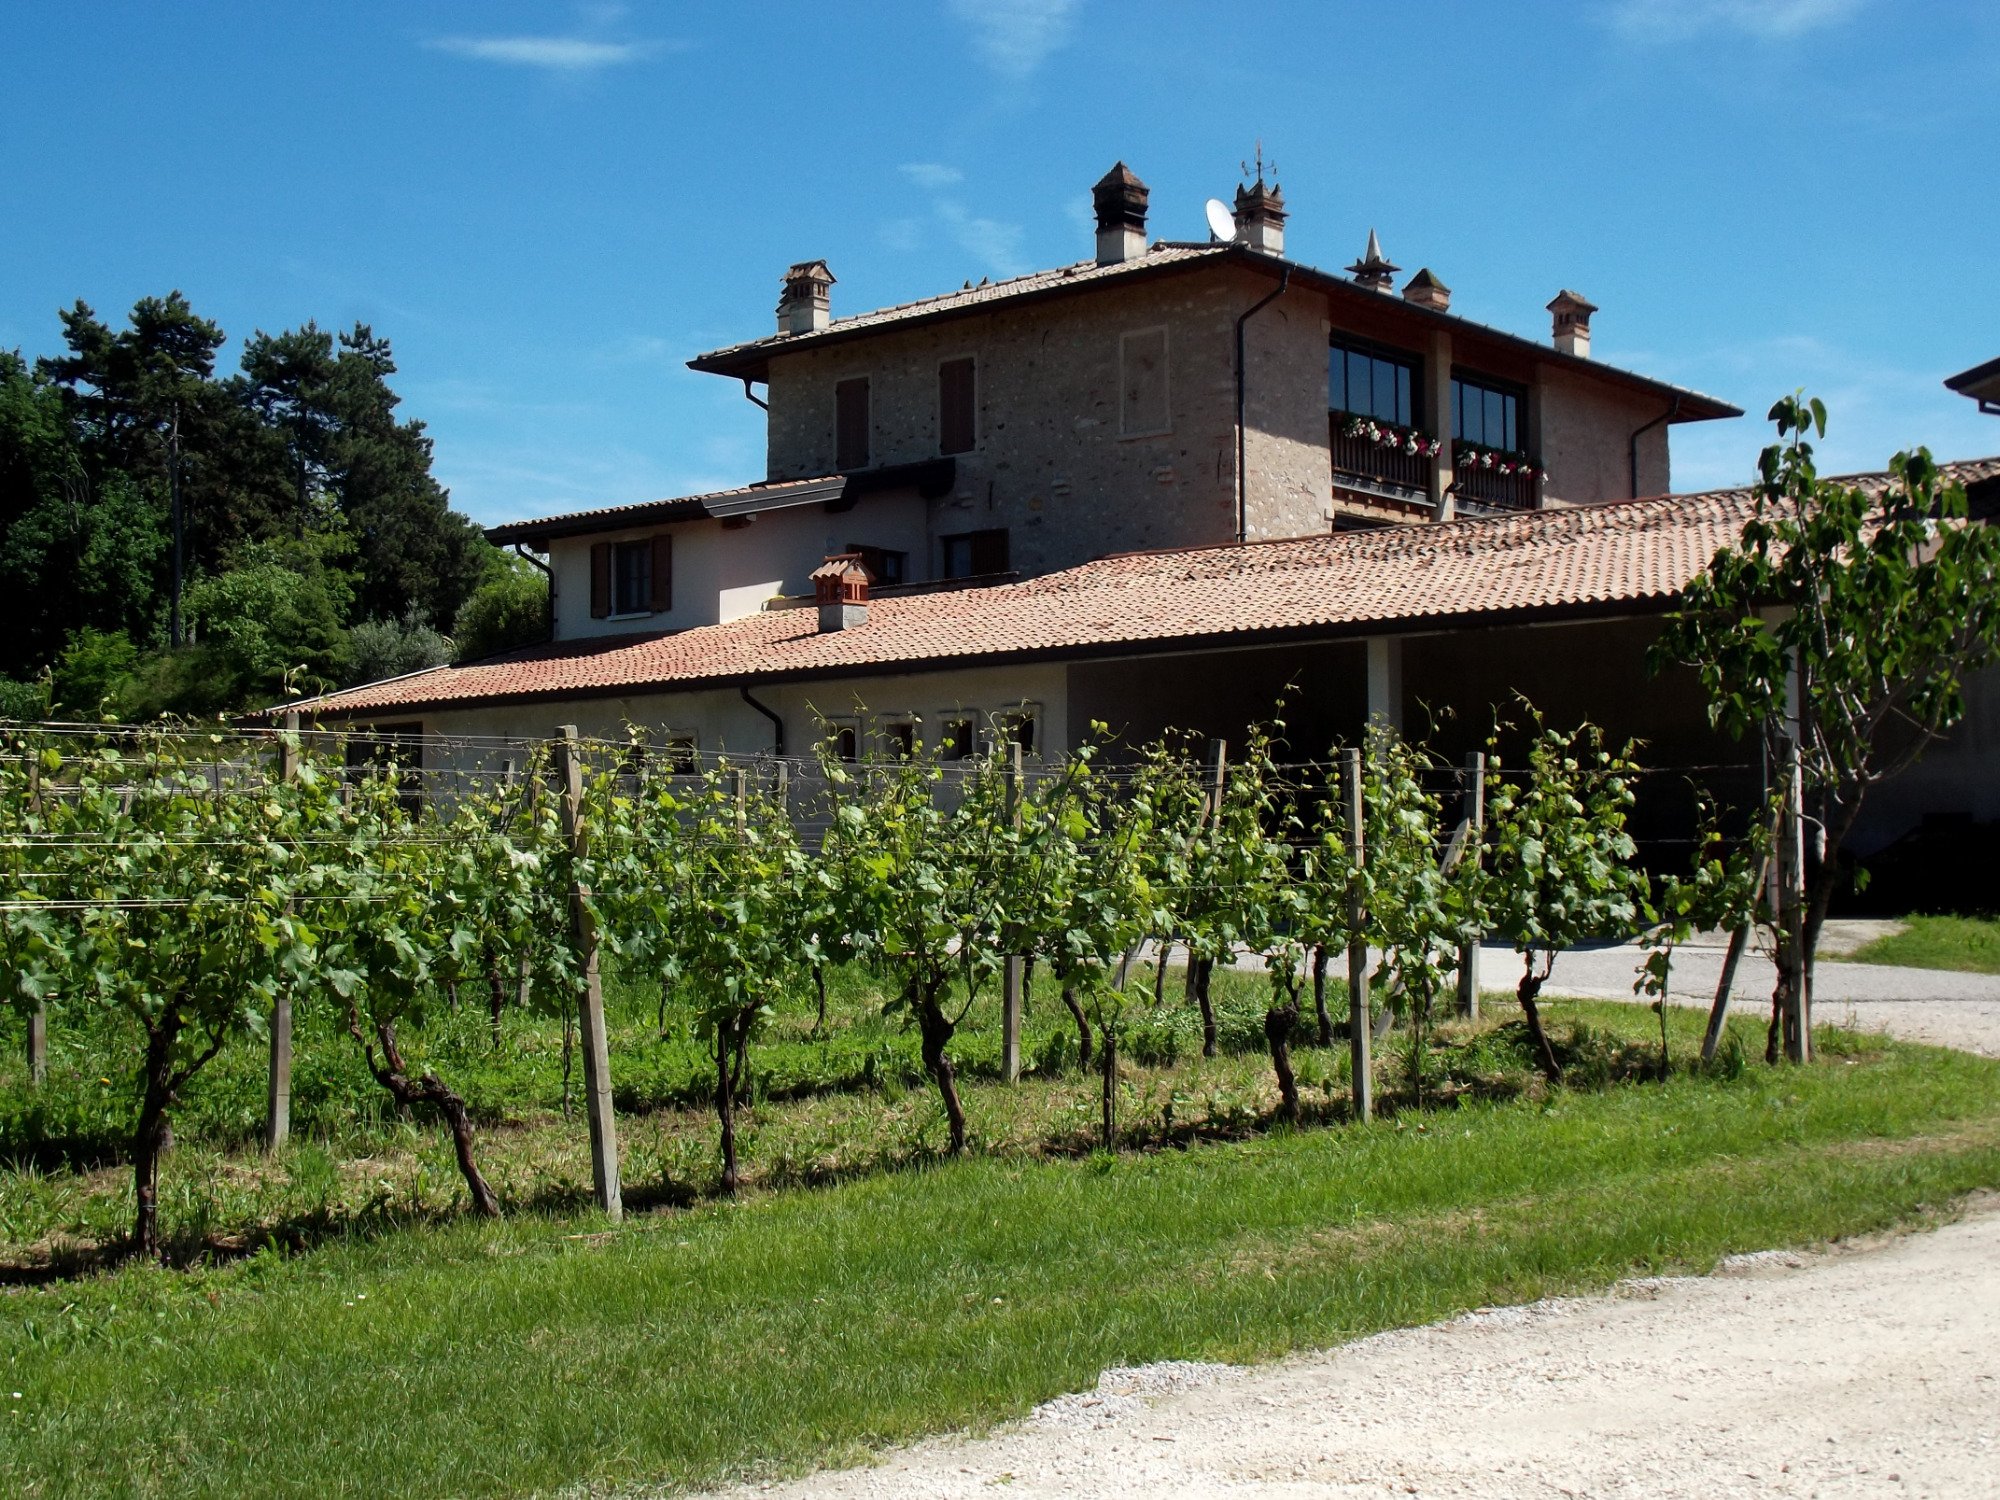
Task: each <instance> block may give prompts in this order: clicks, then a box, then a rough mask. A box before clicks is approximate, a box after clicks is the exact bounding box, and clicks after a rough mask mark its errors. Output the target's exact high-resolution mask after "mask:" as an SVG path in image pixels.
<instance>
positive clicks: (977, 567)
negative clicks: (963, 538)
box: [972, 527, 1007, 577]
mask: <svg viewBox="0 0 2000 1500" xmlns="http://www.w3.org/2000/svg"><path fill="white" fill-rule="evenodd" d="M1006 571H1007V532H1006V529H1005V528H1004V527H1003V528H1001V529H999V530H996V531H975V532H973V533H972V572H973V576H975V577H983V576H985V575H986V574H988V573H1004V572H1006Z"/></svg>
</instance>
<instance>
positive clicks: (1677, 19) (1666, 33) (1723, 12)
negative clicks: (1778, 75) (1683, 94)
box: [1606, 0, 1866, 42]
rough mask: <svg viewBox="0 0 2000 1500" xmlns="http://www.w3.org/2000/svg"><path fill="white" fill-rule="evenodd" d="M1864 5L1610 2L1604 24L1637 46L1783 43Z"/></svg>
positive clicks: (1820, 0)
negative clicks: (1721, 38)
mask: <svg viewBox="0 0 2000 1500" xmlns="http://www.w3.org/2000/svg"><path fill="white" fill-rule="evenodd" d="M1864 3H1866V0H1613V3H1612V5H1611V6H1610V8H1609V10H1608V11H1607V12H1606V19H1607V20H1608V21H1609V22H1610V25H1611V28H1612V30H1614V31H1617V32H1620V33H1622V34H1623V35H1624V36H1626V37H1627V38H1629V39H1631V40H1633V41H1637V42H1684V41H1688V40H1690V39H1691V38H1694V37H1697V36H1703V35H1706V34H1708V33H1710V32H1716V31H1723V32H1735V33H1737V34H1739V35H1742V36H1749V37H1754V38H1756V39H1757V40H1759V41H1766V42H1782V41H1789V40H1790V39H1792V38H1793V37H1798V36H1803V35H1805V33H1807V32H1809V31H1817V30H1819V29H1820V28H1822V27H1826V26H1837V25H1839V24H1840V23H1841V22H1843V21H1845V20H1847V18H1848V17H1850V16H1852V15H1853V14H1854V13H1855V12H1856V11H1858V10H1860V9H1861V7H1862V5H1863V4H1864Z"/></svg>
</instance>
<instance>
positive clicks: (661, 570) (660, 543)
mask: <svg viewBox="0 0 2000 1500" xmlns="http://www.w3.org/2000/svg"><path fill="white" fill-rule="evenodd" d="M649 607H650V608H651V609H652V611H653V613H654V614H656V615H660V614H665V613H666V612H667V611H668V610H670V609H672V608H673V607H674V539H673V538H672V537H671V536H668V535H666V534H665V533H664V532H662V533H661V534H660V535H658V536H656V537H654V538H653V597H652V601H651V603H650V606H649Z"/></svg>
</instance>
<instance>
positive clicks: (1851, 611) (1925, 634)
mask: <svg viewBox="0 0 2000 1500" xmlns="http://www.w3.org/2000/svg"><path fill="white" fill-rule="evenodd" d="M1770 420H1771V421H1773V422H1774V423H1775V424H1776V425H1777V430H1778V439H1779V440H1778V442H1776V443H1774V444H1773V445H1771V446H1770V447H1768V448H1766V449H1765V450H1764V452H1763V455H1762V457H1761V459H1760V460H1759V464H1758V469H1759V479H1758V485H1757V512H1756V514H1755V515H1754V516H1753V517H1752V518H1751V519H1750V520H1749V521H1747V522H1746V523H1745V524H1744V527H1743V531H1742V534H1741V536H1740V537H1739V538H1738V539H1737V541H1736V543H1735V544H1734V545H1733V546H1731V547H1727V548H1725V549H1723V550H1722V551H1720V552H1718V553H1717V554H1716V555H1715V557H1714V559H1713V560H1712V561H1711V562H1710V563H1709V566H1708V570H1707V571H1706V572H1705V573H1703V574H1702V575H1701V576H1700V577H1698V578H1696V579H1695V580H1694V582H1692V583H1690V584H1689V585H1688V587H1687V589H1686V590H1685V591H1684V593H1683V594H1682V598H1681V607H1680V608H1679V609H1678V610H1677V611H1675V613H1674V614H1673V615H1672V616H1670V617H1669V620H1668V625H1667V628H1666V630H1665V631H1664V632H1663V633H1662V635H1661V637H1660V640H1659V643H1658V645H1657V646H1656V647H1655V651H1654V660H1655V663H1656V664H1664V663H1668V662H1679V663H1684V664H1687V665H1690V666H1692V667H1694V669H1695V670H1696V671H1697V672H1698V673H1699V674H1700V677H1701V682H1702V686H1703V687H1704V688H1705V689H1706V690H1707V693H1708V699H1709V717H1710V720H1711V721H1712V722H1713V723H1715V724H1717V725H1718V726H1720V727H1721V728H1722V729H1724V730H1725V731H1727V732H1728V733H1729V734H1730V735H1732V736H1734V737H1737V738H1742V737H1744V736H1746V735H1755V736H1757V737H1758V739H1759V740H1760V742H1761V743H1762V746H1763V749H1764V753H1765V757H1766V764H1768V765H1772V766H1774V767H1775V768H1777V769H1778V771H1779V773H1780V775H1779V777H1778V778H1776V779H1778V780H1781V781H1782V780H1784V779H1789V774H1790V773H1789V769H1788V768H1787V767H1785V766H1784V765H1783V764H1782V759H1781V752H1780V742H1781V741H1789V742H1790V743H1791V744H1792V745H1793V746H1795V747H1796V752H1797V755H1798V762H1799V770H1800V774H1801V777H1802V779H1803V782H1804V802H1805V815H1806V818H1807V820H1808V827H1809V829H1810V830H1811V835H1810V837H1809V838H1808V840H1807V842H1808V855H1807V860H1806V865H1807V869H1806V874H1805V896H1804V902H1803V909H1802V911H1801V912H1799V914H1798V915H1797V916H1796V918H1794V921H1795V923H1796V925H1797V926H1798V928H1799V931H1798V937H1799V941H1800V949H1801V951H1802V953H1803V959H1802V963H1803V968H1802V970H1801V971H1800V972H1798V973H1793V972H1791V969H1792V964H1793V961H1792V958H1791V956H1790V949H1789V945H1788V944H1785V943H1780V945H1779V951H1780V955H1781V966H1780V973H1779V985H1778V993H1777V995H1775V996H1774V997H1773V1010H1772V1053H1773V1055H1774V1056H1775V1053H1776V1049H1777V1044H1778V1042H1779V1040H1780V1029H1781V1026H1783V1027H1792V1026H1793V1025H1794V1024H1795V1023H1794V1022H1793V1021H1792V1020H1791V1019H1788V1018H1790V1017H1796V1016H1806V1017H1807V1024H1810V1021H1809V1009H1810V1006H1809V998H1808V997H1809V996H1810V992H1811V984H1812V966H1813V957H1814V954H1815V952H1816V951H1817V949H1818V945H1819V934H1820V928H1821V926H1822V925H1823V924H1824V922H1825V920H1826V912H1827V907H1828V905H1829V903H1830V902H1831V901H1832V899H1833V896H1834V893H1835V891H1836V889H1837V888H1838V887H1839V884H1840V878H1841V872H1840V865H1839V863H1838V860H1837V855H1838V854H1839V851H1840V848H1841V846H1842V844H1843V843H1844V842H1845V841H1846V839H1847V836H1848V834H1849V833H1850V832H1851V831H1852V829H1853V827H1854V823H1855V819H1856V818H1857V817H1859V816H1860V813H1861V808H1862V805H1863V803H1864V801H1865V800H1866V798H1867V796H1868V794H1869V792H1870V791H1871V790H1872V789H1873V788H1874V787H1876V786H1878V785H1880V784H1881V783H1882V782H1884V781H1886V780H1888V779H1889V778H1890V777H1892V776H1895V775H1896V774H1897V773H1898V772H1900V771H1902V770H1903V769H1905V768H1906V767H1908V766H1909V765H1911V764H1912V763H1914V762H1915V761H1916V760H1917V759H1918V758H1919V757H1920V756H1921V755H1922V754H1923V753H1924V751H1925V750H1926V749H1928V748H1929V747H1930V746H1931V745H1933V744H1935V743H1936V742H1937V741H1938V740H1939V739H1941V738H1942V737H1943V736H1944V735H1945V733H1946V732H1947V731H1948V730H1949V729H1950V728H1951V727H1952V726H1953V725H1954V724H1956V723H1957V722H1958V721H1959V720H1960V719H1962V718H1963V717H1964V716H1965V687H1964V684H1965V679H1966V677H1967V676H1968V675H1969V674H1971V673H1972V672H1974V671H1977V670H1978V669H1979V668H1981V667H1984V666H1987V665H1989V664H1990V663H1992V662H1993V661H1995V660H1996V659H2000V533H1997V532H1996V531H1995V530H1994V528H1993V527H1991V526H1988V525H1985V524H1983V523H1977V522H1973V521H1970V520H1969V519H1968V518H1967V515H1966V500H1965V492H1964V490H1963V489H1962V488H1960V487H1959V486H1957V485H1950V484H1946V483H1945V482H1944V481H1943V479H1942V478H1941V476H1940V475H1939V473H1938V468H1937V465H1936V464H1935V463H1933V462H1932V461H1931V457H1930V454H1929V453H1928V452H1927V451H1926V450H1924V449H1921V448H1920V449H1918V450H1917V451H1916V452H1915V453H1899V454H1897V455H1896V456H1895V457H1894V458H1892V459H1891V460H1890V461H1889V482H1888V484H1887V485H1886V487H1884V488H1883V489H1882V490H1881V491H1880V492H1879V493H1876V492H1873V491H1871V490H1868V489H1863V488H1860V487H1856V486H1853V485H1845V484H1841V483H1839V482H1837V481H1835V480H1828V479H1821V478H1820V477H1819V473H1818V470H1817V469H1816V468H1815V466H1814V463H1813V448H1812V442H1811V441H1810V439H1811V438H1814V437H1824V436H1825V434H1826V408H1825V406H1823V405H1822V404H1821V403H1820V402H1819V401H1818V400H1817V399H1807V398H1806V397H1805V396H1804V395H1803V393H1801V394H1799V395H1795V396H1788V397H1786V398H1785V399H1784V400H1782V401H1779V402H1778V403H1777V404H1776V405H1775V406H1773V407H1772V408H1771V411H1770ZM1794 995H1796V996H1797V997H1798V1000H1799V1002H1800V1003H1799V1004H1797V1005H1794V1004H1792V1003H1791V997H1793V996H1794ZM1782 1040H1783V1042H1784V1047H1785V1050H1786V1052H1787V1055H1789V1056H1793V1057H1799V1056H1802V1055H1804V1038H1803V1037H1802V1036H1800V1035H1798V1034H1793V1033H1788V1034H1786V1035H1784V1037H1783V1038H1782Z"/></svg>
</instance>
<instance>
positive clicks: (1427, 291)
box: [1403, 266, 1451, 312]
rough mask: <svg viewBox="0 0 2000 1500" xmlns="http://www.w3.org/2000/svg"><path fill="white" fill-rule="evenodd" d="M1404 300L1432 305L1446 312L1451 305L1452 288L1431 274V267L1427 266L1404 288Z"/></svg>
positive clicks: (1422, 304) (1420, 304) (1424, 305)
mask: <svg viewBox="0 0 2000 1500" xmlns="http://www.w3.org/2000/svg"><path fill="white" fill-rule="evenodd" d="M1403 300H1404V301H1405V302H1414V303H1415V304H1416V305H1417V306H1418V307H1431V308H1436V309H1437V310H1438V311H1439V312H1444V311H1445V310H1446V309H1447V308H1449V307H1450V306H1451V288H1450V287H1448V286H1446V285H1445V284H1444V283H1443V282H1442V281H1439V280H1438V279H1437V277H1435V276H1433V275H1431V268H1430V267H1429V266H1425V267H1424V268H1423V269H1422V270H1421V271H1419V272H1417V274H1416V275H1414V276H1412V277H1411V278H1410V280H1409V284H1408V285H1407V286H1405V287H1404V288H1403Z"/></svg>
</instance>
